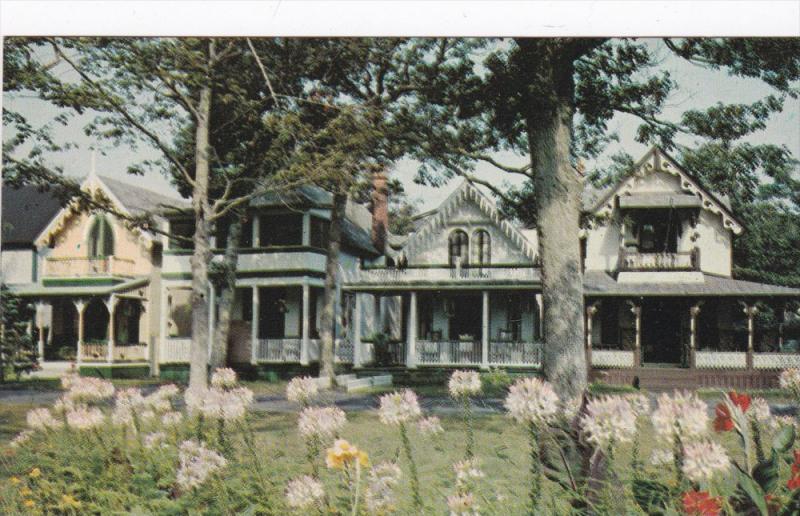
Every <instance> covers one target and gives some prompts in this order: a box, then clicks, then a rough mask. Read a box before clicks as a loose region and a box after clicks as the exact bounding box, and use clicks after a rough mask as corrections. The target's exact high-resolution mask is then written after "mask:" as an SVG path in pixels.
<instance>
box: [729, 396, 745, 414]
mask: <svg viewBox="0 0 800 516" xmlns="http://www.w3.org/2000/svg"><path fill="white" fill-rule="evenodd" d="M728 397H729V398H730V399H731V402H732V403H733V404H734V405H736V406H737V407H739V408H740V409H742V412H747V409H749V408H750V396H749V395H747V394H737V392H736V391H731V392H729V393H728Z"/></svg>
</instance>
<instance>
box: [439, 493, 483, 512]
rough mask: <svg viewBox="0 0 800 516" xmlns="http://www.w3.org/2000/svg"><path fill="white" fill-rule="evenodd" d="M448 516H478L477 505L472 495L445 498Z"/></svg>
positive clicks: (461, 494)
mask: <svg viewBox="0 0 800 516" xmlns="http://www.w3.org/2000/svg"><path fill="white" fill-rule="evenodd" d="M447 507H448V508H449V509H450V516H478V515H479V514H480V513H479V512H478V504H476V503H475V496H474V495H473V494H472V493H459V494H454V495H450V496H448V497H447Z"/></svg>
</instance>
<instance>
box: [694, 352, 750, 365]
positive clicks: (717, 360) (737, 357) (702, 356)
mask: <svg viewBox="0 0 800 516" xmlns="http://www.w3.org/2000/svg"><path fill="white" fill-rule="evenodd" d="M694 363H695V367H696V368H697V369H746V368H747V353H745V352H744V351H696V352H695V354H694Z"/></svg>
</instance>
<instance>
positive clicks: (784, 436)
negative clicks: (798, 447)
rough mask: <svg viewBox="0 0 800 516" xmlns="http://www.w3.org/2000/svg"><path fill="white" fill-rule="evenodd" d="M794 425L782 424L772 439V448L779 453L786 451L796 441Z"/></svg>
mask: <svg viewBox="0 0 800 516" xmlns="http://www.w3.org/2000/svg"><path fill="white" fill-rule="evenodd" d="M794 438H795V435H794V425H789V426H782V427H781V429H780V430H779V431H778V433H777V434H776V435H775V437H774V438H773V439H772V449H773V450H774V451H775V452H777V453H786V452H787V451H789V448H791V447H792V444H793V443H794Z"/></svg>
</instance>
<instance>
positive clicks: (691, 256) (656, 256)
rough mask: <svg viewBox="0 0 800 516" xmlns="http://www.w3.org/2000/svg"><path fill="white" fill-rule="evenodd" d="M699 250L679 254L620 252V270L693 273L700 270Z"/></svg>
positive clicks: (622, 250)
mask: <svg viewBox="0 0 800 516" xmlns="http://www.w3.org/2000/svg"><path fill="white" fill-rule="evenodd" d="M699 267H700V256H699V253H698V251H697V249H695V250H692V251H689V252H679V253H635V252H629V251H626V250H625V249H621V250H620V255H619V270H620V271H623V272H626V271H629V272H635V271H647V272H649V271H692V270H699Z"/></svg>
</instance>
